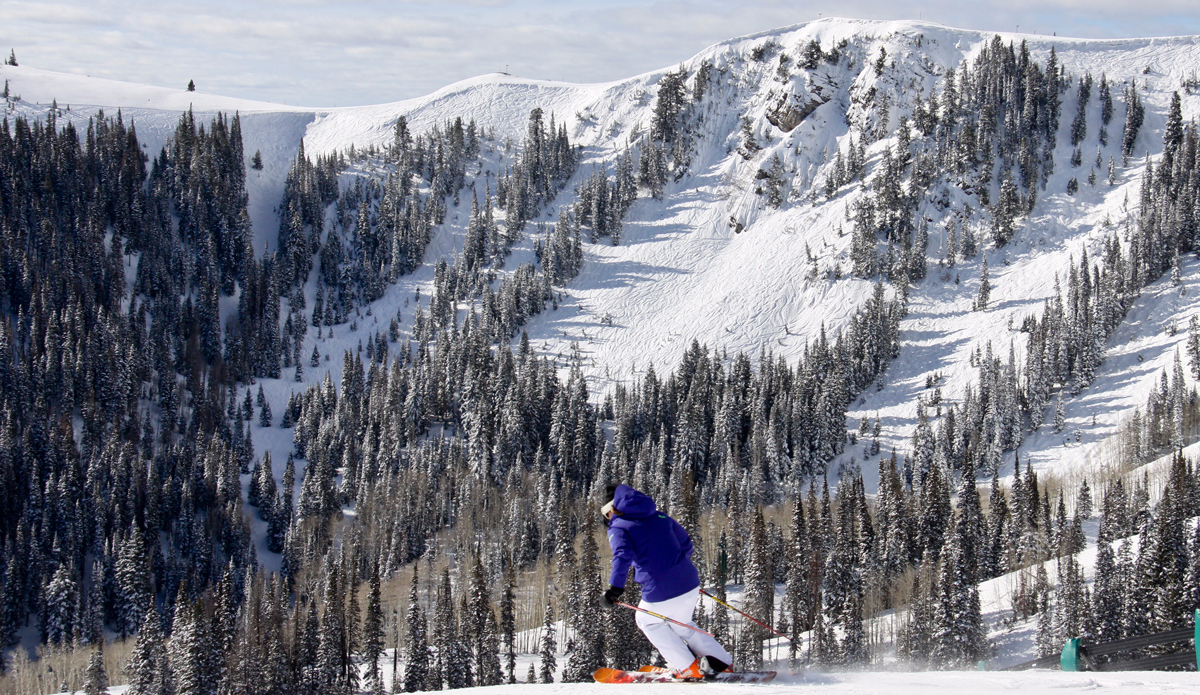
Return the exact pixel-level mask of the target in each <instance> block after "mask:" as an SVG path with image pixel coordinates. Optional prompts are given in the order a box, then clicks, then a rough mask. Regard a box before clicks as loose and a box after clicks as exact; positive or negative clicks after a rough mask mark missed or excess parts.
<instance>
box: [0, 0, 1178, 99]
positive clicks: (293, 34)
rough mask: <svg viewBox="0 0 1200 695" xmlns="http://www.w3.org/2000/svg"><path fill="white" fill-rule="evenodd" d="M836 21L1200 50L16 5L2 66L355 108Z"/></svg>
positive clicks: (467, 18) (627, 2)
mask: <svg viewBox="0 0 1200 695" xmlns="http://www.w3.org/2000/svg"><path fill="white" fill-rule="evenodd" d="M820 14H823V15H825V16H831V15H836V16H845V17H860V18H870V19H918V18H921V19H925V20H928V21H935V22H940V23H942V24H947V25H950V26H955V27H962V28H968V29H982V30H1003V31H1013V30H1015V29H1016V28H1017V27H1018V26H1020V29H1021V31H1025V32H1036V33H1041V34H1050V33H1052V32H1057V33H1058V34H1059V35H1060V36H1081V37H1094V38H1115V37H1133V36H1165V35H1180V34H1200V2H1197V1H1196V0H1190V1H1187V2H1185V1H1181V0H1145V1H1143V2H1137V3H1133V2H1127V1H1126V2H1119V1H1112V0H1092V1H1088V0H1038V1H1035V0H1009V1H1006V2H1002V3H1000V2H992V3H974V2H963V1H962V0H957V1H955V2H947V1H946V0H927V1H925V2H914V1H910V0H889V1H882V0H839V1H825V0H821V1H818V2H796V1H795V0H792V1H786V0H779V1H776V0H761V1H757V2H753V1H751V2H733V1H727V0H702V1H696V2H682V1H677V0H675V1H673V0H663V1H659V2H639V1H635V0H618V1H615V2H607V1H595V2H581V1H580V0H559V1H558V2H547V1H543V0H512V1H509V0H447V1H443V2H427V1H422V0H389V1H382V0H258V1H253V0H246V1H243V2H231V1H227V0H222V1H219V2H178V1H177V0H160V1H157V2H146V1H143V0H122V1H119V2H117V1H114V0H88V1H84V0H57V1H46V2H43V1H33V0H0V50H2V51H4V52H5V53H7V49H8V48H12V49H14V50H15V51H16V55H17V59H18V62H20V63H21V64H22V65H30V66H34V67H39V68H45V69H48V70H57V71H62V72H75V73H83V74H88V75H93V76H101V77H108V78H112V79H120V80H127V81H132V82H141V83H146V84H155V85H162V86H170V87H174V86H179V87H182V86H184V85H186V84H187V82H188V80H189V79H191V80H195V81H196V85H197V88H198V89H200V90H201V91H206V92H213V93H217V94H224V95H229V96H237V97H245V98H250V99H261V100H265V101H274V102H281V103H282V102H286V103H289V104H301V105H305V106H347V105H355V104H372V103H381V102H388V101H396V100H398V99H404V98H408V97H413V96H419V95H421V94H427V93H429V92H431V91H433V90H435V89H437V88H439V87H442V86H444V85H446V84H449V83H451V82H455V81H457V80H460V79H464V78H467V77H471V76H474V75H479V74H483V73H488V72H494V71H497V70H505V69H507V70H508V71H509V72H511V73H513V74H516V75H520V76H522V77H531V78H540V79H555V80H560V79H565V80H568V81H572V82H599V81H608V80H616V79H621V78H624V77H629V76H631V75H635V74H638V73H641V72H645V71H647V70H652V69H656V68H660V67H667V66H671V65H673V64H676V63H678V62H679V61H681V60H684V59H686V58H689V57H691V56H692V55H694V54H695V53H697V52H698V51H700V50H702V49H703V48H705V47H706V46H709V45H711V44H713V43H716V42H718V41H721V40H724V39H728V38H732V37H735V36H739V35H742V34H747V33H751V32H755V31H762V30H766V29H772V28H775V27H779V26H784V25H788V24H795V23H799V22H804V21H808V20H811V19H815V18H817V16H818V15H820Z"/></svg>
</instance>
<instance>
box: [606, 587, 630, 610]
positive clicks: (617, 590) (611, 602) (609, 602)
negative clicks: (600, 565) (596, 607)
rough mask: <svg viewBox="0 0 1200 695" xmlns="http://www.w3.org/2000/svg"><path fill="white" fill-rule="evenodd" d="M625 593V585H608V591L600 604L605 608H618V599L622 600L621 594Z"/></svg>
mask: <svg viewBox="0 0 1200 695" xmlns="http://www.w3.org/2000/svg"><path fill="white" fill-rule="evenodd" d="M623 593H625V587H622V586H610V587H608V591H605V592H604V595H603V596H601V597H600V605H602V606H604V607H605V608H616V607H617V601H618V600H620V598H621V594H623Z"/></svg>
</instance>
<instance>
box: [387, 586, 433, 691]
mask: <svg viewBox="0 0 1200 695" xmlns="http://www.w3.org/2000/svg"><path fill="white" fill-rule="evenodd" d="M419 587H420V571H419V568H418V563H413V576H412V585H411V586H410V588H409V591H408V613H407V614H406V615H405V636H406V638H407V639H406V641H405V644H406V650H405V654H404V680H403V684H404V691H405V692H409V693H415V692H417V691H419V690H426V689H432V688H431V687H429V686H431V685H432V683H431V681H430V676H431V671H432V670H433V669H431V668H430V666H432V665H434V661H433V654H432V653H431V652H430V649H429V642H428V628H427V626H426V622H425V614H424V611H422V610H421V603H420V600H419V597H418V594H417V591H418V588H419ZM397 648H398V647H397ZM437 689H438V690H440V689H441V679H438V688H437ZM394 691H395V688H394V687H393V692H394Z"/></svg>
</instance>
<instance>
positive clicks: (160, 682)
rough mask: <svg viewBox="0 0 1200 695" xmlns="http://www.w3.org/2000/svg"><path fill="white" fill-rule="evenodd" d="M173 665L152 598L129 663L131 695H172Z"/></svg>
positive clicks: (127, 670)
mask: <svg viewBox="0 0 1200 695" xmlns="http://www.w3.org/2000/svg"><path fill="white" fill-rule="evenodd" d="M169 669H170V666H169V664H168V663H167V650H166V648H165V646H164V642H163V635H162V629H161V627H160V618H159V615H158V611H157V610H156V609H155V607H154V602H153V599H151V600H150V601H149V602H148V603H147V605H146V607H145V613H144V619H143V620H142V624H141V627H140V628H139V629H138V634H137V641H136V642H135V643H134V647H133V651H132V652H131V653H130V655H129V661H128V662H126V664H125V671H126V673H127V674H128V678H129V690H128V691H127V692H128V693H129V695H169V694H170V693H171V692H172V689H171V674H170V670H169Z"/></svg>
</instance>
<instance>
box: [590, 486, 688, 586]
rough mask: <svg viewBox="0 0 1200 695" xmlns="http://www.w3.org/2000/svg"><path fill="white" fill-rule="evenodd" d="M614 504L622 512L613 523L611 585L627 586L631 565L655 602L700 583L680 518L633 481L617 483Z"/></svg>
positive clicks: (611, 529) (638, 581)
mask: <svg viewBox="0 0 1200 695" xmlns="http://www.w3.org/2000/svg"><path fill="white" fill-rule="evenodd" d="M613 507H614V508H616V510H617V511H618V512H620V514H619V515H617V514H614V515H613V518H612V520H611V521H610V522H609V523H608V544H609V546H610V547H611V548H612V554H613V558H612V577H611V578H610V579H609V583H610V584H612V585H613V586H616V587H624V586H625V577H626V576H627V575H628V573H629V565H630V564H632V565H633V569H634V574H633V579H634V581H636V582H637V583H639V584H641V585H642V598H643V599H645V600H646V601H649V602H652V603H653V602H657V601H665V600H667V599H671V598H675V597H676V596H679V595H680V594H683V593H686V592H688V591H691V590H692V589H695V588H696V587H698V586H700V575H699V574H698V573H697V572H696V566H695V565H693V564H692V561H691V560H690V559H689V558H691V556H692V539H691V538H690V537H689V536H688V534H687V531H685V530H683V527H682V526H680V525H679V522H677V521H675V520H674V519H672V518H671V517H669V516H667V515H666V514H664V513H662V512H660V511H658V507H656V506H655V504H654V500H652V499H650V498H649V497H647V496H646V495H644V494H642V493H641V492H638V491H637V490H634V489H633V488H631V487H629V486H628V485H618V486H617V490H616V493H615V494H614V495H613Z"/></svg>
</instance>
